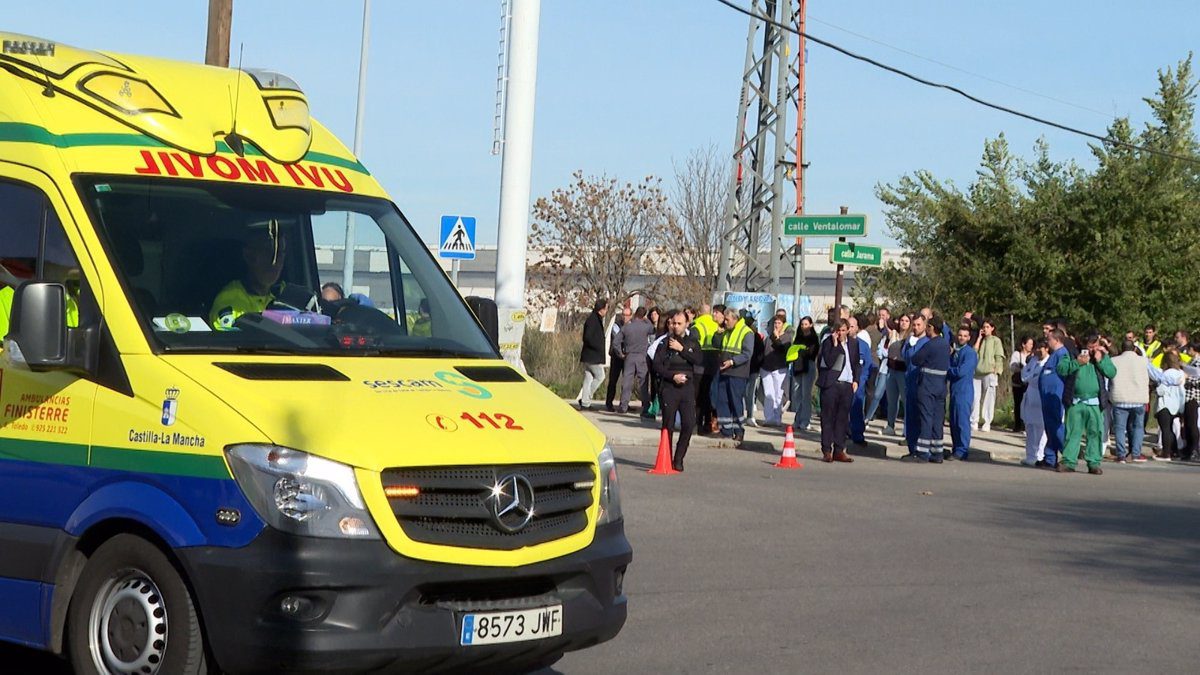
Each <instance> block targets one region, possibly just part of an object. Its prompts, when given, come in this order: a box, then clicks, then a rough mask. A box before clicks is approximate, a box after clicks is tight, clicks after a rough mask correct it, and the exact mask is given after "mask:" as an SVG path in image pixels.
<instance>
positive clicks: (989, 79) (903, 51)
mask: <svg viewBox="0 0 1200 675" xmlns="http://www.w3.org/2000/svg"><path fill="white" fill-rule="evenodd" d="M808 20H809V21H815V22H817V23H819V24H823V25H826V26H829V27H830V28H832V29H834V30H839V31H841V32H843V33H846V34H847V35H853V36H854V37H856V38H861V39H863V40H866V41H867V42H873V43H875V44H877V45H879V46H880V47H887V48H888V49H891V50H893V51H896V52H900V53H901V54H907V55H908V56H911V57H913V58H918V59H921V60H922V61H928V62H929V63H932V64H935V65H939V66H941V67H943V68H948V69H950V70H954V71H957V72H960V73H963V74H964V75H970V76H971V77H977V78H979V79H981V80H985V81H987V82H991V83H992V84H998V85H1000V86H1002V87H1008V88H1009V89H1013V90H1015V91H1019V92H1022V93H1025V94H1029V95H1031V96H1037V97H1039V98H1044V99H1046V100H1047V101H1054V102H1055V103H1061V104H1063V105H1069V106H1071V107H1072V108H1077V109H1079V110H1083V111H1086V112H1090V113H1095V114H1097V115H1100V116H1101V117H1104V118H1105V119H1108V120H1113V119H1114V118H1115V116H1114V115H1112V114H1109V113H1106V112H1104V111H1103V110H1096V109H1095V108H1089V107H1087V106H1085V105H1080V104H1078V103H1073V102H1071V101H1067V100H1065V99H1061V98H1058V97H1056V96H1051V95H1049V94H1043V93H1041V92H1039V91H1034V90H1032V89H1026V88H1025V87H1022V86H1020V85H1016V84H1012V83H1009V82H1005V81H1003V80H997V79H996V78H994V77H989V76H987V75H983V74H981V73H975V72H972V71H970V70H967V69H965V68H959V67H958V66H956V65H954V64H952V63H946V62H945V61H939V60H937V59H935V58H931V57H928V56H925V55H924V54H918V53H917V52H914V51H910V50H908V49H905V48H903V47H897V46H896V45H893V44H888V43H886V42H884V41H883V40H877V39H875V38H873V37H871V36H870V35H863V34H862V33H858V32H855V31H852V30H850V29H849V28H843V27H842V26H839V25H837V24H833V23H830V22H828V21H824V20H822V19H818V18H816V17H814V16H813V15H811V14H810V15H808Z"/></svg>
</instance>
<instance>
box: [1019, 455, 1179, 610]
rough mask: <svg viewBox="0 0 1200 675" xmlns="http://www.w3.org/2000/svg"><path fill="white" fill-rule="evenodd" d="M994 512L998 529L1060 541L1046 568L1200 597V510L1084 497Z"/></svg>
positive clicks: (1175, 505)
mask: <svg viewBox="0 0 1200 675" xmlns="http://www.w3.org/2000/svg"><path fill="white" fill-rule="evenodd" d="M1189 468H1190V467H1189ZM995 514H996V518H995V524H996V525H999V526H1002V527H1009V528H1013V529H1018V530H1027V531H1028V532H1029V535H1030V536H1031V537H1032V536H1037V537H1047V536H1048V537H1051V538H1053V539H1056V540H1058V541H1059V542H1060V544H1059V546H1058V547H1057V548H1056V549H1055V551H1054V553H1053V554H1052V557H1049V558H1048V559H1047V560H1046V561H1045V562H1046V563H1047V564H1054V565H1058V566H1062V567H1066V568H1070V569H1071V570H1075V571H1078V572H1079V573H1080V574H1081V575H1092V576H1098V577H1106V578H1107V577H1118V578H1121V579H1123V580H1126V581H1128V580H1134V581H1137V582H1139V583H1142V584H1145V585H1147V586H1152V587H1155V588H1158V589H1161V590H1163V591H1169V592H1172V593H1175V592H1179V591H1181V590H1182V591H1184V592H1187V593H1190V594H1192V595H1195V596H1198V597H1200V566H1197V565H1196V561H1197V560H1200V506H1191V505H1183V504H1162V503H1147V502H1129V501H1119V500H1109V499H1085V500H1077V501H1067V502H1059V503H1056V504H1054V505H1053V506H1052V507H1050V506H1046V505H1028V504H1010V505H998V506H997V507H996V509H995Z"/></svg>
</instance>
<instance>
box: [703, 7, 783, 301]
mask: <svg viewBox="0 0 1200 675" xmlns="http://www.w3.org/2000/svg"><path fill="white" fill-rule="evenodd" d="M794 7H795V4H794V0H752V2H751V6H750V11H751V13H752V14H753V16H751V18H750V26H749V30H748V32H747V35H746V57H745V62H744V65H743V69H742V89H741V98H740V100H739V104H738V118H737V128H736V129H735V133H734V141H733V148H734V150H733V155H732V159H733V163H734V167H733V171H732V172H731V176H730V179H729V180H730V183H729V194H728V196H727V202H726V208H725V213H726V222H725V228H724V232H723V233H722V234H721V252H720V257H719V269H718V272H717V290H718V291H729V290H732V289H733V286H734V279H735V278H736V277H739V276H740V277H742V280H743V281H742V284H741V285H742V286H743V287H744V288H745V290H747V291H759V292H761V291H769V292H770V293H772V294H774V293H778V292H779V269H780V260H781V259H782V257H783V255H784V252H783V250H782V241H781V236H782V234H783V227H782V224H783V209H785V208H786V205H785V203H784V198H783V193H784V182H785V181H786V178H787V173H788V171H789V170H790V167H791V165H792V159H791V157H792V152H793V150H794V148H792V147H791V146H792V138H793V137H792V134H791V133H790V132H789V131H787V114H788V112H787V111H788V109H789V108H790V107H791V105H792V102H791V96H792V93H793V92H794V91H795V87H794V86H792V80H791V70H792V69H791V66H790V59H791V50H790V49H789V46H788V43H789V41H790V39H791V38H790V35H789V34H788V33H787V32H786V31H784V30H782V29H780V28H779V27H777V26H775V25H774V24H773V23H770V22H767V21H764V20H763V19H762V18H759V17H767V18H770V19H771V20H772V21H774V22H778V23H782V24H784V25H788V26H793V25H796V19H797V14H796V12H795V10H794V9H793V8H794ZM759 31H762V33H761V35H760V34H759ZM764 240H765V242H764ZM764 243H766V244H767V247H768V250H769V254H768V255H769V259H768V260H765V261H764V260H761V259H760V258H759V254H760V250H761V248H762V246H763V244H764Z"/></svg>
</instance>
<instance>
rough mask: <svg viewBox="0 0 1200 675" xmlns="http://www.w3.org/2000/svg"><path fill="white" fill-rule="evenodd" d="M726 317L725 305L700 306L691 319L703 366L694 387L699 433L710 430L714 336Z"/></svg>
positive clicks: (703, 433)
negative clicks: (695, 315) (696, 313)
mask: <svg viewBox="0 0 1200 675" xmlns="http://www.w3.org/2000/svg"><path fill="white" fill-rule="evenodd" d="M724 318H725V305H716V306H715V307H714V306H710V305H709V304H708V303H704V304H702V305H700V315H699V316H697V317H696V320H695V321H693V322H692V328H691V331H692V335H693V336H694V337H695V338H696V342H697V343H699V344H700V355H701V356H702V357H703V358H702V359H701V361H702V365H701V366H699V367H698V368H696V375H697V377H698V380H699V382H698V384H699V386H698V387H697V390H696V429H697V433H699V434H700V435H701V436H703V435H705V434H708V433H711V431H712V420H713V402H712V400H713V392H712V389H713V383H714V382H715V378H716V376H717V372H718V367H717V365H718V364H717V352H718V350H719V346H717V343H716V340H717V335H718V334H720V333H721V331H723V330H724V328H722V326H721V322H722V321H723V320H724Z"/></svg>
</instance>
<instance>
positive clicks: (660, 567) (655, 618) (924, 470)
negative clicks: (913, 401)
mask: <svg viewBox="0 0 1200 675" xmlns="http://www.w3.org/2000/svg"><path fill="white" fill-rule="evenodd" d="M617 453H618V455H619V456H620V458H621V459H622V460H623V461H624V462H625V464H626V465H625V466H624V467H623V468H624V473H623V474H622V475H621V478H622V480H623V489H624V509H625V517H626V523H627V528H628V534H629V537H630V540H631V541H632V542H633V546H634V562H633V565H632V566H631V567H630V568H629V576H628V577H627V580H626V589H627V593H628V594H629V598H630V618H629V621H628V623H627V624H626V625H625V629H624V630H623V631H622V632H621V634H620V635H619V636H618V637H617V638H616V639H615V640H613V641H611V642H609V643H606V644H603V645H600V646H598V647H596V648H593V649H590V650H587V651H584V652H578V653H575V654H569V655H568V656H567V657H566V658H564V659H563V660H562V661H560V662H559V664H557V666H556V669H557V670H558V671H560V672H562V673H567V674H570V675H575V674H585V673H683V672H686V673H698V672H731V673H801V672H804V673H883V672H887V673H907V672H938V673H964V672H976V673H1000V672H1003V673H1010V672H1018V673H1020V672H1063V671H1075V672H1089V673H1096V672H1113V673H1133V672H1145V673H1150V672H1153V673H1170V672H1180V673H1182V672H1188V673H1193V672H1196V669H1197V668H1198V667H1200V666H1198V665H1197V660H1198V658H1200V602H1198V601H1200V467H1193V466H1183V465H1179V464H1171V465H1166V464H1151V465H1136V466H1112V465H1110V464H1107V463H1106V465H1105V474H1104V475H1103V476H1100V477H1094V476H1088V475H1086V474H1078V473H1077V474H1068V475H1059V474H1055V473H1052V472H1048V471H1044V470H1039V469H1027V468H1024V467H1020V466H1017V465H1014V464H999V463H997V464H985V463H967V464H963V463H947V464H942V465H928V464H926V465H910V464H905V463H902V462H899V461H896V460H890V461H885V460H870V459H859V460H858V461H856V462H855V463H854V464H852V465H840V464H834V465H826V464H822V463H820V462H815V461H812V460H804V464H805V466H804V469H802V470H800V471H782V470H778V469H773V468H771V467H770V462H771V461H773V460H774V456H773V455H767V454H759V453H747V452H739V451H734V450H714V449H704V450H702V451H696V452H695V454H694V456H691V457H689V459H688V466H687V472H686V473H685V474H683V475H682V476H675V477H658V476H648V475H646V474H645V473H644V472H643V471H641V470H639V469H640V468H642V467H644V466H645V465H646V464H647V463H649V462H650V461H651V459H652V457H653V450H652V449H649V448H619V449H618V450H617ZM1081 466H1082V465H1081ZM1110 467H1111V468H1110Z"/></svg>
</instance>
